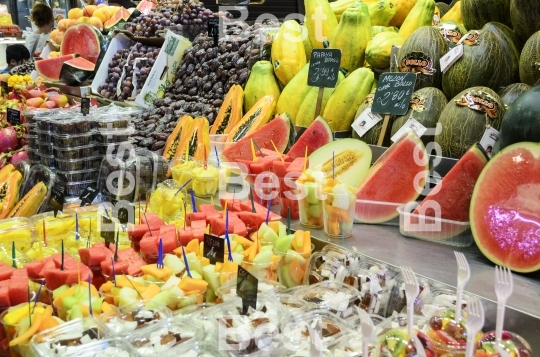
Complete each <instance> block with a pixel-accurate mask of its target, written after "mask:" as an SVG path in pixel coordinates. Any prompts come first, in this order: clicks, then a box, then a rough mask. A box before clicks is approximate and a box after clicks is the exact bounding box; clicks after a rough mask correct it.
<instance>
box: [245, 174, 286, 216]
mask: <svg viewBox="0 0 540 357" xmlns="http://www.w3.org/2000/svg"><path fill="white" fill-rule="evenodd" d="M246 180H247V182H248V183H249V186H250V187H251V192H252V193H253V200H254V201H255V202H256V203H258V204H260V205H262V206H264V207H267V206H268V204H269V203H271V204H272V206H273V205H277V204H279V202H280V200H279V199H280V185H279V179H278V177H277V176H276V175H275V174H273V173H272V172H263V173H260V174H248V175H247V176H246Z"/></svg>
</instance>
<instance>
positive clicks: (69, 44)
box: [58, 24, 103, 74]
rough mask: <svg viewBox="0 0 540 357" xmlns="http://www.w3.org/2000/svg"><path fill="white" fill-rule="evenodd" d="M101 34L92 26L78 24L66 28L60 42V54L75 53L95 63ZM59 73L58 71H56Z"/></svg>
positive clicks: (99, 48)
mask: <svg viewBox="0 0 540 357" xmlns="http://www.w3.org/2000/svg"><path fill="white" fill-rule="evenodd" d="M102 42H103V36H102V35H101V32H99V31H98V30H97V29H96V28H95V27H94V26H91V25H88V24H78V25H74V26H71V27H70V28H68V29H67V30H66V32H65V33H64V36H63V37H62V43H61V44H60V55H62V56H64V55H71V54H77V55H79V56H81V57H83V58H85V59H87V60H88V61H90V62H92V63H96V62H97V60H98V57H99V53H100V52H101V43H102ZM58 73H59V74H60V71H58Z"/></svg>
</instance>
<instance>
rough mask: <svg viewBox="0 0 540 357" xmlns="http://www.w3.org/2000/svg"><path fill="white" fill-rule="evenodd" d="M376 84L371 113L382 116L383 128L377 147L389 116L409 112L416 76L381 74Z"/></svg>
mask: <svg viewBox="0 0 540 357" xmlns="http://www.w3.org/2000/svg"><path fill="white" fill-rule="evenodd" d="M378 83H379V84H378V86H377V90H376V91H375V97H374V98H373V105H372V107H371V112H372V113H379V114H384V119H383V127H382V130H381V134H380V135H379V140H378V141H377V145H378V146H382V144H383V140H384V137H385V135H386V130H387V129H388V122H389V121H390V115H404V114H405V113H407V111H408V110H409V102H410V101H411V97H412V94H413V92H414V85H415V84H416V74H414V73H410V72H406V73H394V72H390V73H383V74H381V76H380V77H379V81H378Z"/></svg>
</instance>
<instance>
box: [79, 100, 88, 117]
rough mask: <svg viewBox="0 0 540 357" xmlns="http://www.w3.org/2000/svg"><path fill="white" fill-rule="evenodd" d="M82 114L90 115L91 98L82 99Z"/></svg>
mask: <svg viewBox="0 0 540 357" xmlns="http://www.w3.org/2000/svg"><path fill="white" fill-rule="evenodd" d="M81 113H82V114H83V115H87V114H90V98H81Z"/></svg>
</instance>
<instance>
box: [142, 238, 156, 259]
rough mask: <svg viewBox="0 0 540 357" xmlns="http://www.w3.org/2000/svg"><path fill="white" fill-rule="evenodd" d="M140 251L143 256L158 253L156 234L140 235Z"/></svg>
mask: <svg viewBox="0 0 540 357" xmlns="http://www.w3.org/2000/svg"><path fill="white" fill-rule="evenodd" d="M139 245H140V247H141V253H142V254H144V255H145V256H148V255H157V254H158V235H157V234H153V235H150V233H147V234H145V235H144V237H142V239H141V241H140V243H139Z"/></svg>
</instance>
